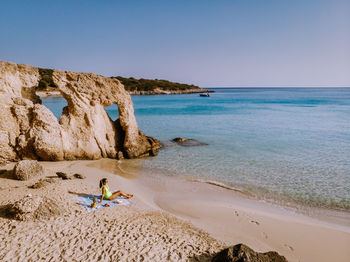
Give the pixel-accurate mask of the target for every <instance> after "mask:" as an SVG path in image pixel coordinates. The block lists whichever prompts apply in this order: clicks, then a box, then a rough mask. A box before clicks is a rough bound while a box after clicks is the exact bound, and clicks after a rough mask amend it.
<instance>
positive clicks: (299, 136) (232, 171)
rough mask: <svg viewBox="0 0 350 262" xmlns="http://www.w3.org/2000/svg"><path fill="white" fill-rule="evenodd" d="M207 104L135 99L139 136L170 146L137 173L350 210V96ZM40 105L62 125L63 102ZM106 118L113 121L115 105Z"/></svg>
mask: <svg viewBox="0 0 350 262" xmlns="http://www.w3.org/2000/svg"><path fill="white" fill-rule="evenodd" d="M215 90H216V93H213V94H211V97H200V96H199V95H198V94H193V95H169V96H133V97H132V99H133V102H134V107H135V114H136V118H137V121H138V124H139V128H140V129H141V130H142V131H144V132H145V133H146V134H147V135H151V136H154V137H157V138H159V139H160V140H163V141H167V140H170V139H172V138H174V137H178V136H181V137H186V138H195V139H197V140H199V141H202V142H206V143H208V144H209V145H208V146H198V147H181V146H173V147H167V148H165V149H163V150H161V151H160V153H159V155H158V156H157V157H154V158H147V159H145V160H144V161H140V163H141V165H142V166H144V167H146V168H150V169H154V170H155V172H162V173H164V174H167V175H169V176H182V177H183V176H185V177H190V178H195V179H200V180H203V181H215V182H219V183H223V184H224V185H227V186H230V187H233V188H235V189H239V190H242V191H247V192H250V193H252V194H253V195H255V196H256V197H258V198H260V199H272V200H274V201H277V202H282V203H286V202H291V203H301V204H304V205H307V206H321V207H327V208H335V209H343V210H348V211H349V210H350V88H249V89H248V88H233V89H215ZM43 103H44V104H45V105H46V106H48V107H49V108H50V109H51V110H52V111H53V112H54V114H55V115H56V116H57V117H59V115H60V114H61V112H62V107H63V106H64V105H65V104H66V103H65V101H64V99H63V98H46V99H43ZM107 112H108V113H109V115H110V116H111V117H112V118H113V119H115V118H116V117H117V116H118V110H117V107H116V106H115V105H113V106H111V107H108V108H107Z"/></svg>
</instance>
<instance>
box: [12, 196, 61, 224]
mask: <svg viewBox="0 0 350 262" xmlns="http://www.w3.org/2000/svg"><path fill="white" fill-rule="evenodd" d="M65 212H66V210H65V208H64V203H57V201H53V200H52V199H49V198H43V197H40V196H31V195H28V196H25V197H24V198H22V199H20V200H18V201H16V202H14V203H13V204H10V205H9V206H8V208H7V212H6V214H7V216H8V217H10V218H13V219H17V220H22V221H26V220H34V219H49V218H51V217H53V216H58V215H61V214H63V213H65Z"/></svg>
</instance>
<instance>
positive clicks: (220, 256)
mask: <svg viewBox="0 0 350 262" xmlns="http://www.w3.org/2000/svg"><path fill="white" fill-rule="evenodd" d="M212 262H287V259H286V258H285V257H284V256H281V255H279V254H278V253H277V252H274V251H269V252H266V253H258V252H255V251H254V250H253V249H251V248H250V247H248V246H246V245H244V244H238V245H235V246H232V247H229V248H226V249H224V250H222V251H220V252H219V253H217V254H216V255H215V256H214V258H213V259H212Z"/></svg>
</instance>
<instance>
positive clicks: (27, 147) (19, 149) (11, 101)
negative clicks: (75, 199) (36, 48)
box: [0, 61, 159, 161]
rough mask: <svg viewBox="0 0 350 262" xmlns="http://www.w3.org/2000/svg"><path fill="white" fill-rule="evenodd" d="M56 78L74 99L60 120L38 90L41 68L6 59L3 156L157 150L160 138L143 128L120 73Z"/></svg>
mask: <svg viewBox="0 0 350 262" xmlns="http://www.w3.org/2000/svg"><path fill="white" fill-rule="evenodd" d="M50 78H51V79H50V81H52V83H53V84H54V85H55V86H56V87H57V88H58V91H59V92H60V93H61V94H62V96H63V97H64V98H65V99H66V100H67V103H68V106H67V107H65V108H64V109H63V112H62V116H61V117H60V118H59V121H58V120H57V118H56V117H55V116H54V115H53V113H52V112H51V111H50V110H49V109H47V108H46V107H45V106H43V105H42V104H41V100H40V98H39V97H38V96H37V95H36V93H35V91H36V89H37V87H38V85H39V82H40V81H41V79H42V74H41V71H40V70H39V69H38V68H36V67H33V66H29V65H22V64H15V63H9V62H3V61H0V112H1V114H0V161H6V160H11V161H13V160H19V159H38V160H73V159H98V158H102V157H109V158H121V157H126V158H136V157H142V156H150V155H156V154H157V151H158V149H159V141H158V140H156V139H154V138H152V137H147V136H145V135H144V134H143V133H142V132H141V131H139V130H138V126H137V123H136V119H135V115H134V109H133V105H132V101H131V98H130V96H129V94H128V93H127V92H126V91H125V89H124V87H123V85H122V84H121V83H120V82H119V81H118V80H117V79H111V78H106V77H102V76H100V75H96V74H91V73H75V72H67V71H59V70H52V71H51V73H50ZM111 104H117V105H118V109H119V119H117V120H116V121H112V120H111V119H110V117H109V116H108V114H107V113H106V111H105V109H104V107H106V106H109V105H111Z"/></svg>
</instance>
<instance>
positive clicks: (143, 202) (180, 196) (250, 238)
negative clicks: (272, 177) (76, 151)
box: [0, 159, 350, 262]
mask: <svg viewBox="0 0 350 262" xmlns="http://www.w3.org/2000/svg"><path fill="white" fill-rule="evenodd" d="M41 163H42V165H43V166H44V167H45V168H46V169H48V170H51V171H53V172H56V171H58V170H61V171H63V172H68V173H75V172H77V173H81V174H84V175H86V176H87V178H86V179H85V180H66V181H62V182H61V183H62V184H57V185H55V187H53V188H52V189H51V190H56V191H57V193H58V197H61V198H63V200H64V201H66V203H67V206H70V207H71V210H70V212H69V213H68V214H67V217H66V216H65V217H66V218H57V219H52V221H51V219H50V220H49V222H47V223H48V226H47V227H48V228H46V227H45V229H42V227H41V226H40V225H42V224H41V222H39V221H38V222H36V221H34V222H28V223H27V222H17V221H9V220H8V219H4V218H1V217H0V220H1V221H0V222H4V223H3V226H2V229H1V230H0V237H1V238H2V239H4V240H6V241H2V242H4V243H3V244H1V249H0V250H2V251H0V259H1V258H2V259H3V258H4V257H5V258H9V256H10V255H11V254H12V256H13V257H17V258H18V257H20V256H19V255H18V254H22V255H23V254H24V253H25V251H26V250H28V248H29V247H30V246H32V245H33V243H35V241H39V240H40V239H39V238H40V236H38V235H37V233H36V232H37V231H38V230H39V231H40V230H44V231H43V232H51V231H50V228H49V227H50V226H53V224H52V223H56V224H54V225H55V226H56V227H57V228H58V229H57V231H59V232H61V231H60V230H63V232H65V231H64V230H66V229H65V228H66V226H67V224H68V225H73V226H72V227H73V228H71V229H69V230H71V231H74V232H76V231H77V232H81V233H79V234H89V237H90V238H92V239H95V240H98V239H100V238H101V236H100V234H101V233H99V232H95V230H94V229H90V231H89V230H88V229H86V228H87V227H89V226H90V224H91V225H100V223H102V224H103V225H104V227H109V223H110V222H108V221H110V219H112V218H116V219H117V220H116V222H113V223H117V224H116V226H118V225H119V224H118V223H119V222H117V221H118V220H122V219H121V218H118V217H120V216H122V217H124V216H125V217H126V219H127V221H129V220H130V219H131V218H132V217H139V216H141V217H143V218H142V219H140V220H137V223H136V222H135V223H136V224H134V223H133V222H130V223H131V224H132V225H130V224H128V222H127V223H126V224H125V228H124V226H123V225H124V224H123V225H119V226H118V227H122V229H118V232H119V231H120V230H122V232H119V233H118V234H121V233H123V234H124V235H129V234H132V235H134V237H135V240H133V241H132V242H131V243H130V245H131V246H136V250H135V249H129V250H130V251H125V250H124V253H123V254H124V255H123V256H122V255H121V253H120V252H122V251H121V250H119V251H116V252H117V253H113V254H115V255H116V256H118V258H119V259H122V258H123V257H124V258H125V256H127V255H129V256H131V255H132V254H130V252H139V253H140V254H143V256H144V259H146V260H147V259H151V257H152V256H155V257H157V258H158V261H164V260H167V259H165V258H164V253H166V251H165V250H166V249H164V248H165V246H167V245H168V244H167V242H165V243H162V244H158V242H159V241H160V239H159V238H154V235H155V234H162V233H160V232H159V231H157V230H158V229H160V228H161V225H162V224H159V223H163V222H161V221H163V220H162V219H164V217H166V219H167V221H172V222H171V223H169V224H167V227H166V230H168V231H166V234H168V235H167V237H168V238H169V241H170V242H171V241H175V243H176V241H180V239H181V243H182V242H183V243H184V246H180V247H178V246H177V244H176V246H177V247H176V248H177V250H176V252H180V253H181V254H182V255H180V257H174V258H173V259H170V260H172V261H188V257H187V258H184V257H183V256H185V255H186V256H187V255H188V256H193V255H194V254H196V255H198V254H200V253H203V252H204V253H205V254H207V255H208V254H209V253H212V252H214V251H215V252H217V251H219V250H220V248H222V247H225V246H231V245H234V244H238V243H244V244H247V245H248V246H250V247H251V248H253V249H254V250H256V251H259V252H266V251H270V250H273V251H277V252H279V253H280V254H281V255H283V256H285V257H286V258H287V259H288V261H290V262H294V261H295V262H297V261H302V262H304V261H305V262H313V261H315V262H316V261H317V262H320V261H339V262H342V261H344V262H346V261H348V260H349V258H350V251H349V250H348V246H349V244H350V227H349V226H337V225H335V224H332V223H328V222H325V221H321V220H318V219H315V218H312V217H308V216H305V215H302V214H297V213H295V212H292V211H290V210H288V209H285V208H283V207H278V206H276V205H273V204H271V203H266V202H261V201H257V200H254V199H248V198H246V197H244V195H242V194H241V193H238V192H234V191H232V190H228V189H225V188H222V187H219V186H215V185H210V184H206V183H198V182H190V181H186V180H183V179H179V178H173V177H167V176H159V175H152V174H146V173H144V171H145V170H144V169H143V168H140V167H139V166H137V165H133V164H132V162H131V161H129V160H122V161H118V160H112V159H101V160H85V161H62V162H41ZM13 165H14V163H11V164H9V165H7V166H6V168H7V169H9V168H11V167H12V166H13ZM102 177H107V178H108V180H109V181H110V187H111V189H112V190H113V189H121V190H123V191H124V192H127V193H133V194H134V196H135V197H134V198H133V203H132V205H131V206H126V207H121V208H120V207H116V208H110V209H102V210H98V211H93V212H89V213H88V212H86V211H85V209H83V208H82V207H81V206H79V205H77V204H76V200H75V196H76V195H74V194H72V192H73V193H74V192H75V193H88V194H95V193H99V189H98V186H97V183H98V181H99V179H101V178H102ZM30 183H32V182H27V181H15V180H11V179H8V178H5V177H2V176H0V186H1V190H0V196H1V199H2V200H1V205H4V204H6V203H8V202H11V201H13V200H16V198H20V197H21V196H24V195H26V194H27V193H28V192H31V194H36V193H38V194H39V193H40V194H47V193H46V192H50V191H48V190H50V189H45V188H44V189H43V190H42V191H40V190H39V191H36V190H33V189H28V188H27V185H29V184H30ZM4 185H6V188H5V187H4ZM56 191H55V192H56ZM11 196H12V197H11ZM13 196H15V197H13ZM140 212H141V213H140ZM142 212H146V213H147V212H148V213H147V216H146V217H148V218H147V219H146V218H144V214H146V213H142ZM159 212H161V213H159ZM160 214H161V215H160ZM106 216H110V219H107V220H106ZM172 216H174V219H173V218H171V217H172ZM87 218H88V220H89V222H84V221H85V220H87ZM175 218H176V219H175ZM101 219H102V220H101ZM103 219H104V220H103ZM169 219H170V220H169ZM61 220H64V221H63V222H62V221H61ZM82 220H84V221H82ZM105 220H106V221H107V222H103V221H105ZM60 221H61V222H60ZM113 221H114V220H113ZM149 221H151V224H153V225H158V226H157V227H156V228H154V229H150V228H149V227H150V225H149ZM96 223H97V224H96ZM140 223H141V224H140ZM167 223H168V222H167ZM140 225H142V226H145V227H146V228H148V229H147V230H146V231H145V233H144V234H146V235H138V234H137V233H136V232H137V230H136V231H135V229H134V228H138V227H139V226H140ZM13 226H15V227H17V228H18V230H20V229H22V228H23V230H24V232H22V231H16V232H17V233H16V234H13V233H12V234H10V233H6V232H11V230H10V229H11V228H12V227H13ZM98 227H99V226H98ZM25 228H28V230H27V229H25ZM69 228H70V227H69ZM163 229H164V228H163ZM16 230H17V229H16ZM100 230H102V231H104V230H103V227H102V228H101V229H100ZM110 230H111V231H108V232H110V233H111V234H112V233H113V232H114V230H116V229H113V227H111V228H110ZM154 230H155V231H154ZM169 230H170V231H169ZM85 231H89V232H85ZM102 231H101V232H102ZM40 232H42V231H40ZM152 232H153V233H152ZM157 232H158V233H157ZM193 232H194V234H195V236H198V237H199V238H195V239H196V240H195V241H194V240H193V239H194V238H193V237H194V235H192V233H193ZM206 232H207V233H206ZM79 234H77V235H76V234H73V233H72V234H66V235H64V236H63V237H62V239H56V238H55V237H54V236H53V235H52V234H51V233H50V237H48V238H49V239H48V240H47V241H51V245H56V244H57V245H58V244H59V243H61V242H60V241H65V242H68V243H71V242H72V243H74V241H75V242H78V243H80V242H79V241H82V242H81V245H82V248H83V247H84V245H85V242H84V240H79V241H78V239H77V238H79ZM102 234H104V233H102ZM106 234H107V232H106ZM135 234H136V235H135ZM148 234H149V235H148ZM179 234H180V235H179ZM206 234H208V235H206ZM2 235H3V236H2ZM23 235H24V236H23ZM124 235H120V236H119V238H120V239H119V241H122V242H123V241H124V242H125V243H128V242H127V241H128V240H127V239H128V237H126V236H124ZM21 237H22V238H24V239H27V241H29V240H30V241H29V242H28V243H27V242H25V241H24V243H22V246H21V247H19V248H18V251H16V252H19V253H18V254H17V253H16V252H15V253H11V252H10V255H7V256H5V255H4V256H2V255H1V254H5V253H6V251H7V248H10V246H9V245H10V244H11V243H13V242H12V241H15V242H16V241H18V239H21ZM102 237H103V236H102ZM164 237H165V236H164ZM191 239H192V240H191ZM95 240H94V241H95ZM144 240H147V241H150V242H148V244H147V245H146V246H150V247H149V248H150V249H151V251H152V252H151V251H150V250H148V251H147V252H145V253H144V252H143V249H142V251H140V250H138V249H137V248H139V249H140V248H141V247H140V245H143V244H142V243H143V242H144ZM152 241H156V242H154V243H153V244H152ZM167 241H168V240H167ZM32 242H33V243H32ZM124 242H123V243H124ZM155 243H157V244H155ZM190 243H191V245H193V250H192V251H191V252H190V251H188V250H187V249H186V246H188V245H190ZM26 245H27V246H26ZM43 245H44V246H45V244H43ZM79 245H80V244H74V245H73V244H72V245H68V247H66V248H67V249H68V250H67V251H66V252H68V254H70V253H71V255H68V259H69V258H70V259H72V258H74V257H75V256H77V253H76V252H79V251H76V250H78V249H79V248H78V247H79ZM100 245H102V243H100V244H99V242H98V241H97V242H96V244H95V247H96V248H95V249H96V250H98V249H99V248H101V247H102V246H100ZM128 245H129V244H124V246H123V248H125V249H128V247H129V248H130V246H128ZM153 245H154V246H153ZM28 246H29V247H28ZM171 246H174V244H171ZM211 247H212V248H211ZM111 248H112V247H111ZM113 248H116V247H114V246H113ZM210 248H211V249H210ZM131 250H133V251H131ZM1 252H2V253H1ZM13 252H14V251H13ZM21 252H22V253H21ZM23 252H24V253H23ZM35 252H40V251H35ZM52 252H54V251H52ZM99 252H100V251H99ZM118 252H119V253H118ZM125 252H126V253H125ZM174 252H175V251H174ZM188 252H190V253H188ZM208 252H209V253H208ZM79 254H80V253H79ZM111 254H112V253H111ZM140 254H137V255H140ZM189 254H191V255H189ZM151 255H152V256H151ZM174 255H175V253H174ZM207 255H205V256H206V258H207ZM135 256H136V255H135ZM208 256H209V255H208ZM22 258H23V257H22ZM202 258H204V257H202ZM12 259H13V258H12ZM136 259H140V257H137V258H136ZM151 260H152V259H151ZM201 261H202V260H201ZM203 261H210V260H205V259H203Z"/></svg>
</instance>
